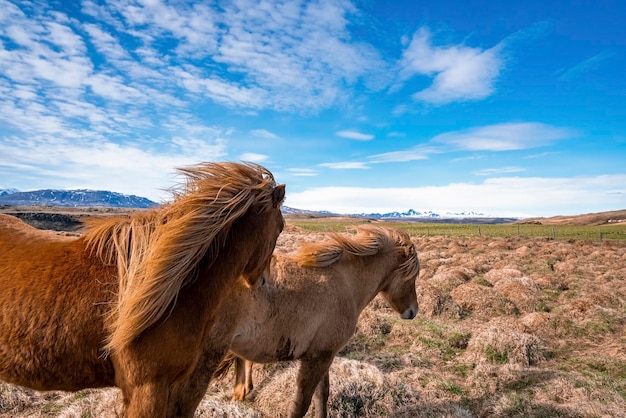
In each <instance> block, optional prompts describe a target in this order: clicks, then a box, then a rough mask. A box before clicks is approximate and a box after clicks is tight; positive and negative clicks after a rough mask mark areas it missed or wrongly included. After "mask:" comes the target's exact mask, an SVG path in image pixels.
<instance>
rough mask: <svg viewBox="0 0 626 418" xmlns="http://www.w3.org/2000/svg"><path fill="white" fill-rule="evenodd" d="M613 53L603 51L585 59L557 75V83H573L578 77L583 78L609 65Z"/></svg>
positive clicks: (613, 55)
mask: <svg viewBox="0 0 626 418" xmlns="http://www.w3.org/2000/svg"><path fill="white" fill-rule="evenodd" d="M615 55H616V53H615V51H611V50H605V51H602V52H599V53H597V54H596V55H594V56H592V57H590V58H587V59H586V60H583V61H581V62H579V63H578V64H576V65H575V66H573V67H572V68H569V69H567V70H566V71H563V72H562V73H561V74H560V75H559V78H558V79H559V81H574V80H576V79H578V78H580V77H583V76H585V75H586V74H587V73H590V72H592V71H596V70H598V69H599V68H601V67H602V66H603V65H609V64H610V63H609V62H608V61H610V60H611V59H613V58H614V57H615Z"/></svg>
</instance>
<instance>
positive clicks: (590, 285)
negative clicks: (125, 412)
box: [0, 225, 626, 417]
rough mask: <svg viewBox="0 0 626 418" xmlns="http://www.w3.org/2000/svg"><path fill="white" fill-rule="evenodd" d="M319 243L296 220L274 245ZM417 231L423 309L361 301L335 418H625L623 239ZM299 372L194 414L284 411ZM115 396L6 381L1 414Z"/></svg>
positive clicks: (65, 409)
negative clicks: (404, 312) (403, 314)
mask: <svg viewBox="0 0 626 418" xmlns="http://www.w3.org/2000/svg"><path fill="white" fill-rule="evenodd" d="M319 239H323V235H321V234H317V233H307V232H304V231H302V230H299V229H298V228H296V227H294V226H289V225H288V227H287V228H286V230H285V232H284V233H283V234H282V235H281V237H280V238H279V242H278V245H277V249H278V250H279V251H291V250H293V249H294V248H296V246H297V243H298V242H299V241H301V240H319ZM413 240H414V242H415V244H416V246H417V248H418V251H419V258H420V264H421V273H420V278H419V280H418V284H417V287H418V289H417V290H418V301H419V304H420V313H419V315H418V316H417V317H416V318H415V319H414V320H412V321H405V320H401V319H400V318H399V317H398V315H397V314H396V313H395V312H393V311H392V310H391V309H390V308H389V307H388V306H387V305H386V304H385V302H383V301H382V299H378V298H376V299H375V300H374V301H373V302H372V303H371V304H370V305H369V306H368V307H367V308H366V309H365V311H364V312H363V313H362V315H361V318H360V320H359V326H358V330H357V333H356V334H355V335H354V337H353V338H352V339H351V340H350V342H349V343H348V345H347V346H346V347H345V348H344V349H343V350H342V351H341V353H340V355H339V356H338V357H337V358H336V359H335V361H334V363H333V366H332V368H331V378H330V379H331V395H330V401H329V404H330V409H329V415H330V416H331V417H353V416H354V417H626V242H620V241H604V242H591V241H558V240H549V239H527V238H480V237H474V238H462V237H461V238H449V237H419V238H417V237H415V238H413ZM296 371H297V364H291V363H281V364H273V365H265V366H263V365H257V366H256V367H255V372H254V376H255V389H254V390H253V392H252V393H251V394H250V396H249V399H248V400H247V401H246V402H244V403H236V402H231V401H230V397H231V395H232V372H231V374H230V375H229V376H227V377H226V378H225V379H223V380H220V381H214V382H212V383H211V385H210V387H209V390H208V391H207V395H206V396H205V398H204V400H203V401H202V403H201V405H200V407H199V408H198V411H197V413H196V416H198V417H280V416H285V414H286V411H287V410H288V408H289V405H290V402H291V399H292V397H293V394H294V389H295V384H294V382H295V374H296ZM119 401H120V400H119V392H118V390H117V389H106V390H85V391H81V392H78V393H63V392H50V393H43V394H42V393H37V392H33V391H30V390H25V389H21V388H17V387H14V386H11V385H7V384H1V383H0V417H39V416H41V417H50V416H55V417H57V416H58V417H87V416H97V417H109V416H115V411H116V410H119ZM308 416H313V408H311V409H310V410H309V414H308Z"/></svg>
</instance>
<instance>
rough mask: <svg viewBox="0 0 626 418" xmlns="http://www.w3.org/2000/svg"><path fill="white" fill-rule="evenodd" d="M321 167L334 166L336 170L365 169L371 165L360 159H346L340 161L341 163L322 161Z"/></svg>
mask: <svg viewBox="0 0 626 418" xmlns="http://www.w3.org/2000/svg"><path fill="white" fill-rule="evenodd" d="M320 166H321V167H327V168H333V169H336V170H343V169H348V170H355V169H356V170H365V169H368V168H369V166H368V165H367V164H365V163H363V162H358V161H345V162H339V163H322V164H320Z"/></svg>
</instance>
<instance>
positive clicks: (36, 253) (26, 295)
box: [0, 216, 117, 390]
mask: <svg viewBox="0 0 626 418" xmlns="http://www.w3.org/2000/svg"><path fill="white" fill-rule="evenodd" d="M6 218H7V217H6V216H0V288H1V289H2V292H0V379H2V380H5V381H7V382H10V383H15V384H18V385H23V386H28V387H31V388H33V389H38V390H52V389H59V390H78V389H82V388H85V387H100V386H110V385H113V383H114V382H113V369H112V365H111V363H110V361H109V360H107V359H104V358H103V357H102V351H101V347H102V345H103V341H104V339H105V338H106V324H105V320H104V318H105V317H106V313H107V311H108V306H109V305H110V302H111V300H112V298H113V297H114V295H115V292H116V286H117V284H116V283H117V282H116V278H115V273H116V271H115V269H113V268H111V267H107V266H104V265H102V263H99V262H98V261H97V259H96V258H95V257H91V256H90V255H89V254H88V253H87V252H86V250H85V243H84V240H83V239H82V238H72V239H68V238H59V237H58V236H55V235H54V234H50V233H47V232H44V231H38V230H36V229H34V228H31V227H28V226H26V225H23V224H22V225H21V224H20V223H19V222H21V221H17V222H15V221H13V220H11V219H6Z"/></svg>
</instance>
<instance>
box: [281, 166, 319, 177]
mask: <svg viewBox="0 0 626 418" xmlns="http://www.w3.org/2000/svg"><path fill="white" fill-rule="evenodd" d="M287 172H289V173H290V174H291V175H292V176H296V177H315V176H317V175H318V172H317V171H315V170H313V169H310V168H288V169H287Z"/></svg>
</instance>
